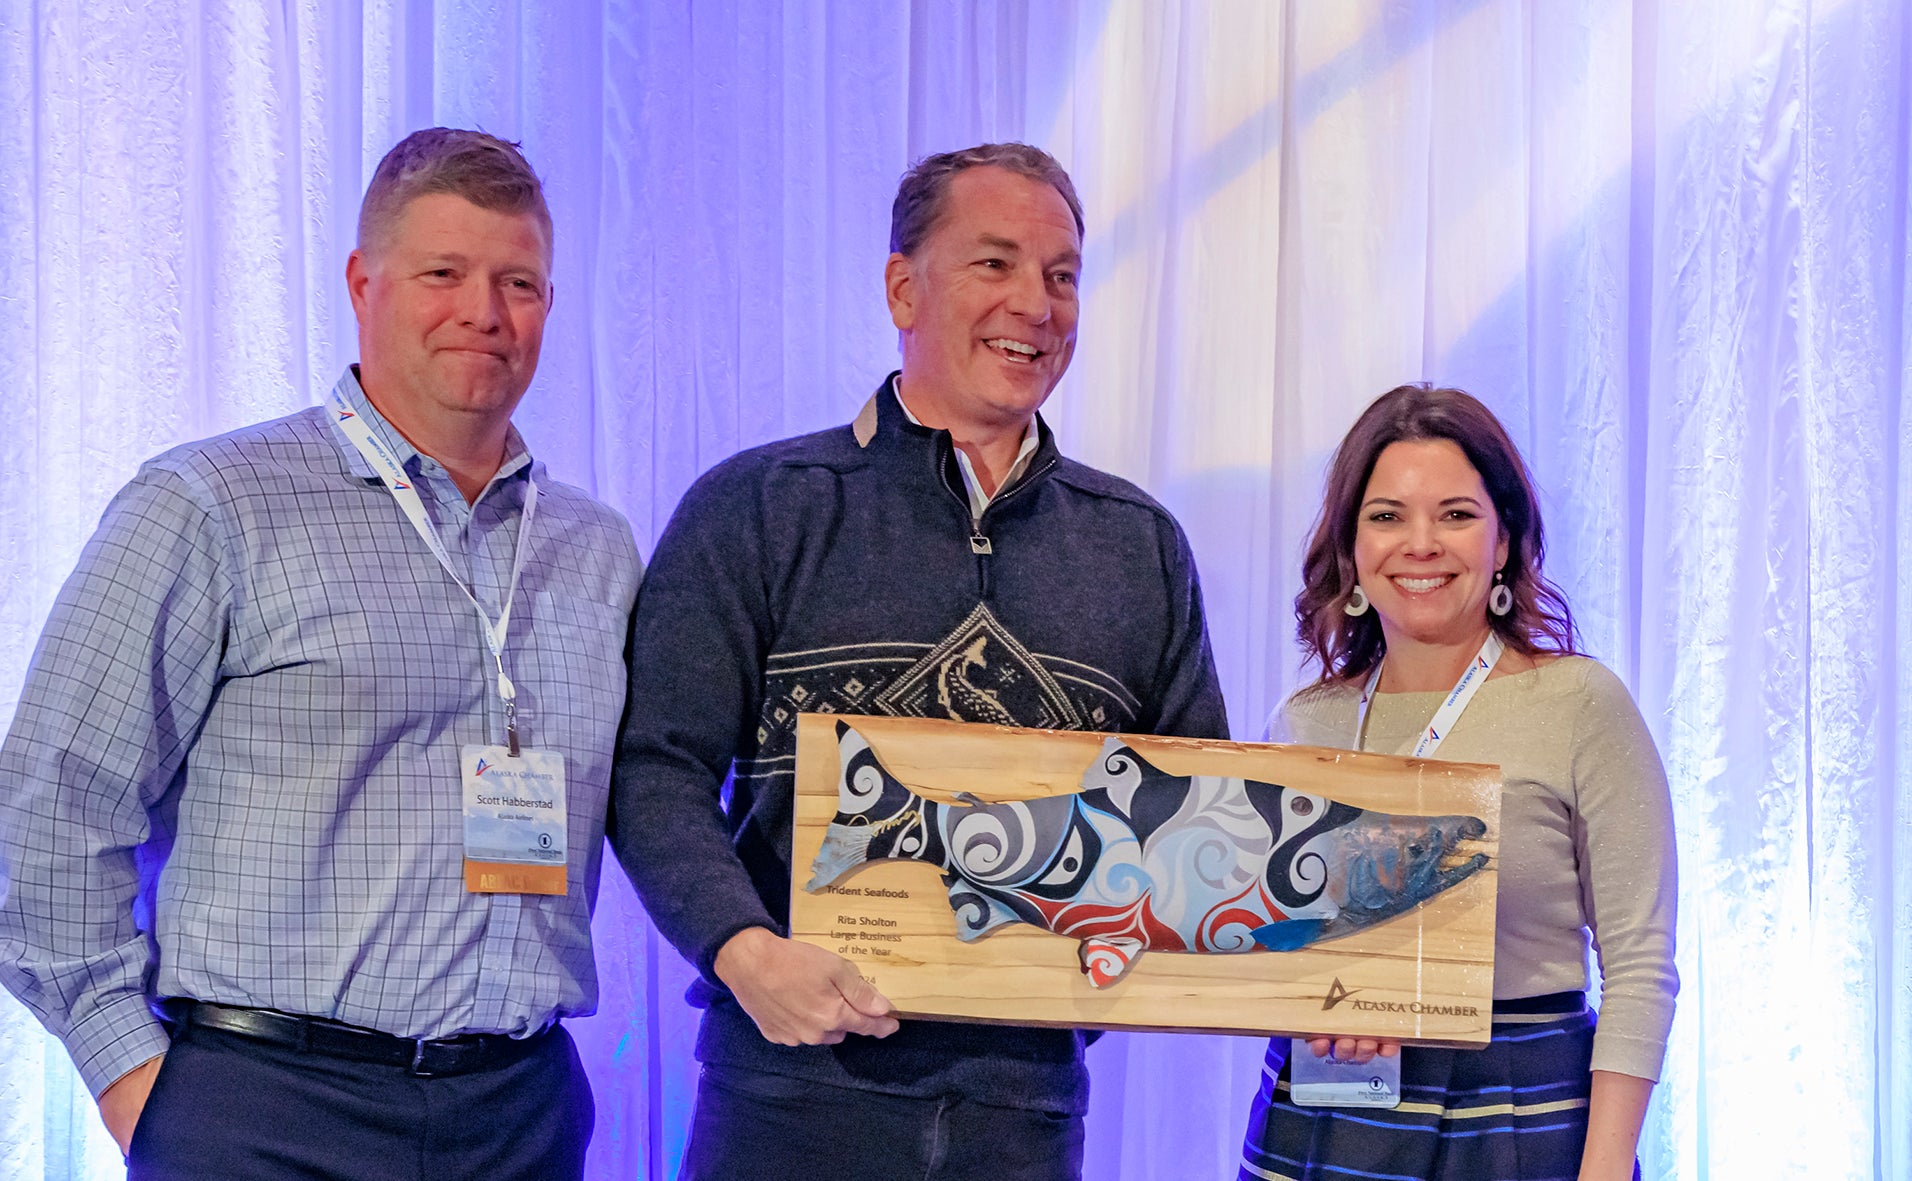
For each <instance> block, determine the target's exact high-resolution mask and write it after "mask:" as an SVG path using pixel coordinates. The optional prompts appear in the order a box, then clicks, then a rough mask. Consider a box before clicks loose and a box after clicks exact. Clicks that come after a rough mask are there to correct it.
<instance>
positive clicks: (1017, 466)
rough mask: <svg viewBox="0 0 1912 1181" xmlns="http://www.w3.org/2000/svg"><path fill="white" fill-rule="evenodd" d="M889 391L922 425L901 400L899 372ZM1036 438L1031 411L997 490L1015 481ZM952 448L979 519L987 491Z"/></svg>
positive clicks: (919, 422) (966, 460)
mask: <svg viewBox="0 0 1912 1181" xmlns="http://www.w3.org/2000/svg"><path fill="white" fill-rule="evenodd" d="M890 392H891V393H894V394H895V395H896V404H897V405H898V406H901V407H902V408H903V413H904V415H905V416H906V417H908V418H909V420H910V421H911V422H913V423H915V424H916V425H917V426H922V425H923V420H922V419H920V418H918V417H916V415H915V414H914V413H913V412H912V411H911V410H910V404H909V403H908V402H905V401H904V400H903V375H902V374H900V373H899V374H897V375H896V376H895V377H892V378H890ZM1039 442H1040V435H1039V433H1038V432H1037V430H1036V420H1035V417H1034V416H1033V415H1032V416H1030V419H1029V425H1028V426H1026V427H1024V428H1023V431H1022V446H1021V447H1019V448H1018V449H1017V450H1016V462H1014V463H1012V464H1010V465H1009V470H1008V471H1006V472H1004V473H1003V477H1002V482H1001V483H999V484H997V485H996V491H997V492H1001V491H1002V490H1003V489H1004V488H1007V487H1009V485H1010V484H1012V483H1014V482H1015V479H1016V477H1018V476H1020V475H1022V471H1023V469H1024V468H1026V467H1028V466H1029V457H1030V456H1032V455H1034V454H1035V453H1036V445H1037V444H1038V443H1039ZM955 451H956V466H957V467H958V468H960V469H962V473H963V488H964V490H965V491H967V492H968V493H969V516H970V519H971V520H974V521H980V520H982V519H983V510H984V509H986V508H988V507H989V501H990V499H991V498H990V495H989V493H987V492H984V491H983V485H982V481H980V480H978V479H977V478H976V469H975V467H974V466H973V465H972V464H971V463H970V462H969V456H967V455H965V454H963V449H962V448H961V447H957V448H956V449H955Z"/></svg>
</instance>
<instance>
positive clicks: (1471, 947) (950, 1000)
mask: <svg viewBox="0 0 1912 1181" xmlns="http://www.w3.org/2000/svg"><path fill="white" fill-rule="evenodd" d="M842 720H843V721H845V722H847V723H849V724H850V725H851V726H853V727H855V729H856V730H857V732H858V733H860V734H862V735H863V737H864V738H865V739H866V740H867V741H868V742H869V744H870V748H871V751H872V753H874V754H875V755H876V756H877V758H878V759H879V760H880V761H881V762H882V764H883V766H884V767H885V768H886V769H888V770H889V772H890V773H891V774H892V775H894V776H895V777H896V778H897V779H899V780H901V781H902V782H903V783H905V784H907V785H909V786H910V787H911V788H912V789H915V790H917V791H918V792H919V793H920V794H922V795H924V796H925V797H928V798H931V799H940V800H948V799H950V798H951V797H952V796H953V795H954V794H955V793H956V792H959V791H962V792H968V793H970V794H972V795H974V796H976V797H978V798H980V799H982V800H985V801H990V802H997V801H1003V800H1012V799H1032V798H1036V797H1040V796H1048V795H1057V794H1066V793H1071V792H1075V791H1077V790H1079V786H1080V781H1081V778H1082V775H1083V772H1084V770H1085V768H1087V767H1088V766H1089V765H1090V763H1091V762H1092V761H1093V760H1094V759H1095V758H1096V756H1097V754H1098V753H1099V751H1100V749H1101V746H1102V743H1103V740H1104V739H1105V738H1106V737H1108V736H1107V735H1102V734H1091V733H1081V732H1064V731H1053V730H1019V729H1012V728H1009V727H1002V726H984V725H966V724H961V723H956V722H944V721H934V720H926V719H917V718H885V717H846V718H843V719H842ZM837 721H838V719H837V718H836V717H835V716H834V715H829V714H807V715H805V716H804V717H802V718H801V719H800V720H799V723H798V728H797V799H796V804H797V807H796V829H795V843H794V850H795V856H794V859H793V862H792V877H793V882H792V891H791V897H792V906H791V910H792V914H791V929H792V934H793V935H794V936H795V937H796V938H798V939H803V940H805V941H807V942H810V943H814V944H816V945H817V946H819V947H824V948H827V949H829V950H831V951H834V952H836V953H838V954H840V955H844V956H845V957H846V958H849V959H850V960H851V961H852V962H854V963H855V964H856V965H857V967H858V969H859V970H860V971H861V972H862V973H863V974H864V975H865V976H866V977H867V978H868V979H869V980H870V981H871V982H872V983H873V984H875V986H876V987H877V988H878V989H879V990H881V991H882V993H883V994H884V995H885V996H887V997H888V998H889V999H890V1000H891V1001H892V1002H893V1003H894V1004H895V1005H896V1006H897V1009H898V1011H899V1012H900V1013H901V1014H903V1015H907V1016H918V1017H934V1018H938V1019H943V1020H974V1021H995V1022H1008V1023H1014V1024H1020V1025H1060V1026H1086V1027H1093V1028H1105V1029H1155V1030H1180V1031H1189V1032H1210V1033H1214V1032H1228V1033H1250V1034H1264V1033H1272V1034H1305V1033H1332V1034H1350V1035H1356V1036H1374V1037H1393V1038H1400V1039H1401V1040H1403V1041H1408V1042H1415V1043H1424V1044H1431V1045H1457V1046H1469V1045H1480V1044H1484V1043H1485V1042H1486V1041H1487V1039H1488V1034H1489V1025H1490V1023H1491V1013H1492V1006H1493V1000H1492V997H1493V979H1494V963H1493V951H1494V891H1495V887H1496V883H1497V874H1496V872H1495V869H1496V866H1497V863H1498V862H1497V859H1498V855H1499V844H1498V842H1499V835H1500V769H1499V768H1498V767H1491V766H1482V765H1476V764H1467V763H1449V762H1440V761H1434V760H1419V759H1407V758H1395V757H1392V756H1387V755H1374V754H1356V753H1352V752H1349V751H1343V750H1330V749H1324V748H1318V747H1302V746H1276V745H1269V744H1255V743H1239V742H1215V741H1200V740H1194V739H1180V738H1154V737H1143V736H1128V735H1125V736H1123V738H1124V741H1126V742H1128V743H1129V744H1130V745H1131V746H1132V747H1133V748H1134V749H1135V751H1136V752H1137V753H1138V754H1140V755H1141V756H1142V757H1143V758H1145V759H1147V760H1149V761H1150V762H1152V763H1154V764H1155V765H1156V766H1157V767H1159V768H1161V769H1162V770H1163V771H1164V772H1167V773H1169V774H1173V775H1222V776H1235V777H1240V778H1245V779H1253V780H1259V781H1262V782H1266V783H1279V784H1284V785H1287V786H1289V787H1292V788H1295V789H1297V790H1300V791H1305V792H1309V793H1314V794H1319V795H1324V796H1327V797H1329V798H1331V799H1334V800H1339V801H1341V802H1343V803H1347V804H1351V805H1354V806H1356V807H1360V808H1365V809H1369V810H1373V811H1381V812H1388V813H1395V814H1412V815H1420V816H1429V815H1444V814H1464V815H1472V816H1478V817H1480V818H1481V819H1482V820H1483V821H1485V822H1486V825H1487V833H1486V836H1485V838H1484V839H1482V840H1481V841H1479V842H1470V843H1469V845H1468V846H1467V848H1468V849H1469V850H1470V851H1474V850H1478V851H1481V852H1485V853H1486V854H1488V857H1489V861H1488V864H1487V866H1486V868H1484V869H1482V870H1481V871H1479V872H1477V873H1475V874H1474V875H1473V876H1472V877H1470V878H1468V879H1466V880H1465V881H1462V882H1460V883H1459V884H1458V885H1455V886H1453V887H1451V888H1450V889H1448V890H1446V891H1445V892H1443V893H1441V894H1440V895H1438V896H1437V897H1435V898H1434V899H1432V900H1431V901H1429V902H1426V903H1423V904H1421V905H1419V906H1417V907H1415V908H1414V909H1412V910H1410V911H1408V912H1407V913H1405V914H1402V915H1399V916H1396V917H1395V918H1392V919H1389V920H1387V921H1385V922H1382V923H1379V924H1377V925H1375V926H1373V927H1370V928H1368V929H1366V930H1362V931H1358V932H1356V933H1354V934H1351V935H1348V936H1346V937H1344V938H1341V939H1337V940H1332V941H1328V942H1324V943H1318V944H1315V945H1312V946H1309V947H1306V948H1302V949H1300V950H1297V951H1284V952H1272V951H1262V950H1259V949H1258V950H1255V951H1250V952H1245V953H1240V954H1230V955H1220V954H1193V953H1186V952H1163V951H1154V950H1150V951H1146V952H1144V953H1142V955H1141V956H1140V958H1139V959H1138V960H1137V961H1136V962H1135V965H1134V967H1133V968H1131V969H1130V971H1129V974H1128V975H1127V976H1126V977H1124V978H1123V979H1121V980H1119V981H1117V982H1116V983H1115V984H1114V985H1113V986H1111V987H1110V988H1107V989H1096V988H1094V987H1092V986H1091V985H1090V983H1089V981H1088V978H1087V977H1086V976H1084V975H1083V973H1082V971H1081V968H1080V964H1079V961H1078V959H1077V943H1076V941H1075V940H1072V939H1069V938H1065V937H1063V936H1059V935H1055V934H1051V933H1050V932H1047V931H1044V930H1041V929H1039V928H1036V927H1033V926H1028V925H1025V924H1022V923H1014V924H1010V925H1008V926H1005V927H1002V928H999V929H997V930H995V931H993V932H991V933H989V934H988V935H985V936H983V937H982V938H980V939H978V940H976V941H975V942H972V943H964V942H962V941H960V940H959V939H958V938H957V937H956V920H955V916H954V914H953V913H952V911H951V909H950V906H949V899H948V894H947V891H946V889H945V887H944V884H943V882H942V875H941V872H940V870H939V869H937V868H936V867H935V866H932V865H929V864H926V863H922V862H907V861H876V862H870V863H868V864H865V865H863V866H861V867H860V868H858V869H856V870H854V871H853V872H851V873H849V874H847V875H846V876H844V877H842V878H841V879H840V880H838V881H837V882H836V884H835V885H833V886H829V887H825V888H824V889H823V890H822V891H820V892H818V893H814V894H812V893H809V892H807V891H805V889H804V885H805V883H806V882H808V881H809V880H810V876H811V866H812V862H813V861H814V860H815V858H816V855H817V851H818V849H819V848H820V847H821V845H822V842H823V838H824V834H825V830H826V828H827V827H828V825H829V823H830V819H831V817H832V816H834V815H835V813H836V810H837V780H838V777H839V771H840V761H839V755H838V750H837V736H836V729H835V725H836V722H837Z"/></svg>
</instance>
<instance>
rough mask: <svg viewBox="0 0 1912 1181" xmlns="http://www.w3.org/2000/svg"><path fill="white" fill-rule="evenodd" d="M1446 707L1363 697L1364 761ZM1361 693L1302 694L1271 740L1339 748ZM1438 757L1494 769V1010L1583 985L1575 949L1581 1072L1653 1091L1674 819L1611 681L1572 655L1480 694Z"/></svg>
mask: <svg viewBox="0 0 1912 1181" xmlns="http://www.w3.org/2000/svg"><path fill="white" fill-rule="evenodd" d="M1445 696H1446V694H1445V693H1444V692H1433V693H1382V694H1377V695H1376V696H1375V699H1374V703H1373V705H1372V706H1371V708H1370V710H1369V713H1368V732H1367V742H1366V743H1365V749H1367V750H1370V751H1380V752H1385V753H1389V754H1405V753H1408V752H1409V751H1411V750H1412V749H1413V746H1414V743H1415V742H1416V741H1418V740H1419V738H1420V735H1421V730H1422V728H1423V727H1425V726H1426V725H1427V723H1428V722H1429V721H1430V720H1431V719H1432V718H1433V716H1434V711H1435V709H1436V708H1437V707H1438V706H1439V705H1440V703H1441V700H1442V699H1443V698H1444V697H1445ZM1359 701H1360V686H1359V685H1351V684H1334V685H1328V686H1323V687H1320V688H1313V689H1303V690H1302V691H1300V692H1299V693H1296V694H1295V695H1294V696H1293V697H1291V698H1289V699H1288V701H1287V703H1286V704H1285V705H1283V706H1282V707H1281V709H1280V710H1279V711H1278V712H1277V713H1276V716H1275V718H1274V719H1273V720H1272V721H1271V723H1270V738H1271V740H1273V741H1276V742H1298V743H1303V744H1305V745H1309V746H1332V747H1340V748H1343V749H1345V748H1347V747H1348V746H1350V745H1352V743H1353V738H1354V729H1355V723H1356V715H1357V711H1358V705H1359ZM1439 754H1440V757H1441V758H1443V759H1453V760H1456V761H1458V762H1466V763H1498V764H1500V768H1501V773H1502V776H1503V779H1504V782H1505V787H1504V789H1503V792H1502V795H1501V804H1500V825H1501V829H1500V865H1499V867H1498V868H1499V870H1500V887H1499V895H1498V899H1497V911H1496V917H1495V934H1494V996H1495V998H1496V999H1502V1000H1505V999H1512V998H1515V997H1527V996H1541V995H1544V994H1546V993H1550V992H1564V991H1567V990H1570V989H1577V988H1585V987H1587V984H1588V978H1587V939H1588V934H1589V933H1591V935H1592V940H1593V948H1594V951H1595V953H1596V954H1597V955H1598V957H1599V962H1600V976H1601V981H1602V995H1601V1002H1600V1024H1599V1029H1598V1032H1596V1033H1595V1035H1594V1043H1593V1069H1595V1070H1610V1071H1617V1072H1619V1073H1622V1074H1630V1075H1634V1076H1637V1077H1639V1078H1647V1079H1656V1080H1657V1079H1658V1078H1659V1075H1660V1062H1661V1059H1662V1058H1664V1057H1665V1055H1666V1037H1667V1031H1668V1029H1669V1028H1670V1027H1671V1026H1672V1023H1673V995H1674V993H1675V992H1677V991H1678V989H1679V976H1678V974H1677V973H1676V971H1675V970H1674V967H1673V918H1674V895H1675V881H1674V848H1673V806H1672V801H1671V799H1670V798H1669V795H1668V792H1667V786H1666V771H1665V770H1664V769H1663V768H1662V767H1661V765H1660V756H1659V753H1658V752H1657V751H1656V750H1655V749H1654V747H1653V738H1652V736H1651V735H1650V734H1648V733H1647V729H1646V723H1645V722H1644V721H1642V720H1641V718H1640V711H1639V709H1638V708H1636V707H1635V706H1634V704H1633V698H1632V697H1631V696H1630V695H1629V694H1628V693H1627V690H1626V686H1624V685H1622V684H1621V683H1620V679H1619V678H1618V677H1616V676H1614V675H1613V674H1612V673H1611V672H1609V671H1607V669H1606V668H1605V667H1604V666H1602V665H1601V664H1599V663H1598V662H1597V661H1593V660H1588V659H1587V658H1585V657H1581V656H1570V657H1564V658H1562V659H1559V660H1554V661H1550V662H1548V663H1545V664H1542V665H1541V666H1540V667H1538V668H1534V669H1530V670H1528V671H1526V672H1521V673H1514V674H1511V675H1508V676H1503V677H1498V678H1493V679H1490V680H1488V681H1487V682H1485V683H1484V684H1483V685H1482V686H1481V688H1480V691H1479V692H1478V693H1477V694H1475V696H1474V700H1473V702H1472V703H1471V704H1470V705H1469V706H1468V708H1467V712H1466V713H1465V714H1463V715H1462V716H1461V718H1460V720H1459V721H1458V722H1456V723H1455V724H1454V727H1453V729H1452V730H1450V731H1449V732H1448V735H1447V737H1446V739H1444V740H1443V742H1442V744H1441V747H1440V751H1439Z"/></svg>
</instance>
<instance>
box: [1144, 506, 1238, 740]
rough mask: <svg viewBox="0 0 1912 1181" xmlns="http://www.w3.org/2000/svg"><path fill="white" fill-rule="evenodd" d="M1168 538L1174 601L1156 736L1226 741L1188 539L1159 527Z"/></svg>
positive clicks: (1173, 528) (1168, 524)
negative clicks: (1165, 735) (1221, 739)
mask: <svg viewBox="0 0 1912 1181" xmlns="http://www.w3.org/2000/svg"><path fill="white" fill-rule="evenodd" d="M1162 527H1163V528H1164V529H1165V530H1166V531H1167V532H1168V533H1169V534H1170V535H1171V536H1170V537H1169V538H1168V539H1167V543H1168V544H1167V545H1166V550H1167V553H1166V555H1165V556H1166V558H1167V561H1168V568H1167V570H1166V571H1165V572H1164V574H1165V577H1167V578H1168V580H1169V587H1170V592H1171V597H1172V603H1171V616H1170V626H1169V631H1168V636H1167V642H1166V644H1165V645H1164V646H1163V658H1162V667H1161V671H1160V672H1159V673H1158V674H1157V676H1156V680H1155V684H1156V685H1157V686H1158V694H1157V697H1156V701H1157V711H1158V712H1157V716H1156V721H1155V727H1154V732H1155V733H1157V734H1171V735H1175V736H1177V737H1181V738H1227V737H1228V710H1227V707H1226V706H1225V705H1224V704H1223V702H1222V688H1221V681H1220V679H1219V678H1218V677H1217V676H1216V673H1215V654H1214V652H1213V651H1212V650H1211V648H1210V646H1209V642H1208V621H1207V615H1206V613H1205V612H1204V610H1203V607H1202V586H1201V578H1200V576H1199V575H1197V574H1196V572H1195V558H1194V555H1193V554H1192V553H1191V552H1190V551H1189V548H1188V538H1187V537H1185V536H1184V535H1183V534H1182V531H1181V529H1180V528H1179V527H1178V526H1177V525H1175V523H1174V522H1173V521H1169V520H1166V519H1165V520H1164V524H1163V526H1162Z"/></svg>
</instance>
